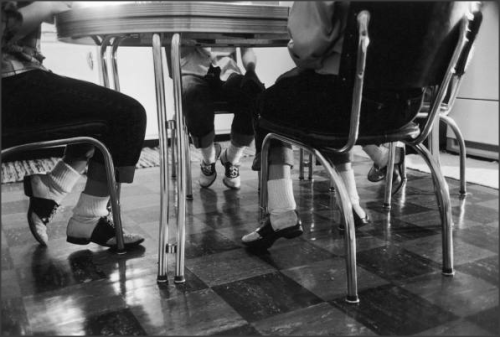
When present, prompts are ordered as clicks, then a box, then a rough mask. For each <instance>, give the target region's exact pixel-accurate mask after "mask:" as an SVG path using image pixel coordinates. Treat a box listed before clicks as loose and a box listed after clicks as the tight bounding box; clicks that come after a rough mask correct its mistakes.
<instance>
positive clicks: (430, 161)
mask: <svg viewBox="0 0 500 337" xmlns="http://www.w3.org/2000/svg"><path fill="white" fill-rule="evenodd" d="M410 145H411V144H410ZM411 146H412V147H413V148H414V149H415V150H416V151H417V152H418V154H420V156H422V158H423V159H424V160H425V162H426V163H427V165H428V166H429V168H430V170H431V175H432V180H433V183H434V191H435V193H436V198H437V201H438V208H439V213H440V217H441V224H442V227H443V233H442V243H443V244H442V245H443V247H442V249H443V266H442V273H443V275H446V276H453V275H454V273H455V272H454V269H453V218H452V214H451V203H450V192H449V189H448V184H447V183H446V180H445V178H444V176H443V173H442V172H441V168H440V166H439V163H438V161H437V160H436V158H435V157H434V156H433V155H432V154H431V152H430V151H429V150H427V148H426V147H425V146H424V145H422V144H418V145H411Z"/></svg>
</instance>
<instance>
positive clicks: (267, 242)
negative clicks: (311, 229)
mask: <svg viewBox="0 0 500 337" xmlns="http://www.w3.org/2000/svg"><path fill="white" fill-rule="evenodd" d="M283 231H285V232H283V233H282V234H281V235H280V236H274V237H272V238H268V239H265V238H262V239H259V240H255V241H252V242H242V243H243V245H245V246H246V247H247V248H250V249H269V248H271V246H272V245H273V244H274V243H275V242H276V241H277V240H278V239H279V238H285V239H288V240H290V239H294V238H296V237H299V236H301V235H302V234H304V230H303V229H302V227H299V228H296V229H294V230H291V231H286V229H283Z"/></svg>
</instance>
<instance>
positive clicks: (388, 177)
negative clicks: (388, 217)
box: [383, 142, 396, 210]
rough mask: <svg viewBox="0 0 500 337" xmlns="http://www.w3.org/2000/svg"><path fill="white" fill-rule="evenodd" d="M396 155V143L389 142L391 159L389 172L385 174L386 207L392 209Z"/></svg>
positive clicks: (388, 164)
mask: <svg viewBox="0 0 500 337" xmlns="http://www.w3.org/2000/svg"><path fill="white" fill-rule="evenodd" d="M395 157H396V143H395V142H392V143H390V144H389V161H388V162H387V173H386V175H385V191H384V192H385V193H384V206H383V207H384V209H385V210H390V209H391V207H392V206H391V198H392V177H393V176H394V162H395V159H396V158H395Z"/></svg>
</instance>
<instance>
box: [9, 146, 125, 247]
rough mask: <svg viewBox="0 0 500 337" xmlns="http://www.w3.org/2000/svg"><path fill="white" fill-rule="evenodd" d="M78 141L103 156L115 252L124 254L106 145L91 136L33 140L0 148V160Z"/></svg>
mask: <svg viewBox="0 0 500 337" xmlns="http://www.w3.org/2000/svg"><path fill="white" fill-rule="evenodd" d="M79 143H88V144H92V145H93V146H95V147H96V148H98V149H99V150H100V151H101V153H102V155H103V157H104V166H105V168H106V179H107V180H108V190H109V194H110V198H109V199H110V203H111V212H112V215H113V222H114V224H115V236H116V245H117V253H118V254H125V253H126V251H125V245H124V241H123V228H122V221H121V212H120V201H119V199H118V193H117V188H116V178H115V167H114V164H113V158H112V156H111V153H110V152H109V150H108V148H107V147H106V145H104V144H103V143H102V142H100V141H99V140H97V139H95V138H92V137H84V136H81V137H71V138H65V139H58V140H50V141H42V142H35V143H29V144H23V145H17V146H12V147H10V148H7V149H4V150H2V160H3V159H4V158H5V157H6V156H8V155H11V154H12V153H14V152H21V151H30V150H35V149H41V148H51V147H56V146H63V145H69V144H79Z"/></svg>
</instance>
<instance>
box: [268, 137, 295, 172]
mask: <svg viewBox="0 0 500 337" xmlns="http://www.w3.org/2000/svg"><path fill="white" fill-rule="evenodd" d="M270 146H271V149H270V150H269V165H290V166H291V167H293V150H292V146H291V145H290V144H284V143H283V142H281V141H278V140H275V139H273V140H271V145H270Z"/></svg>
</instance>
